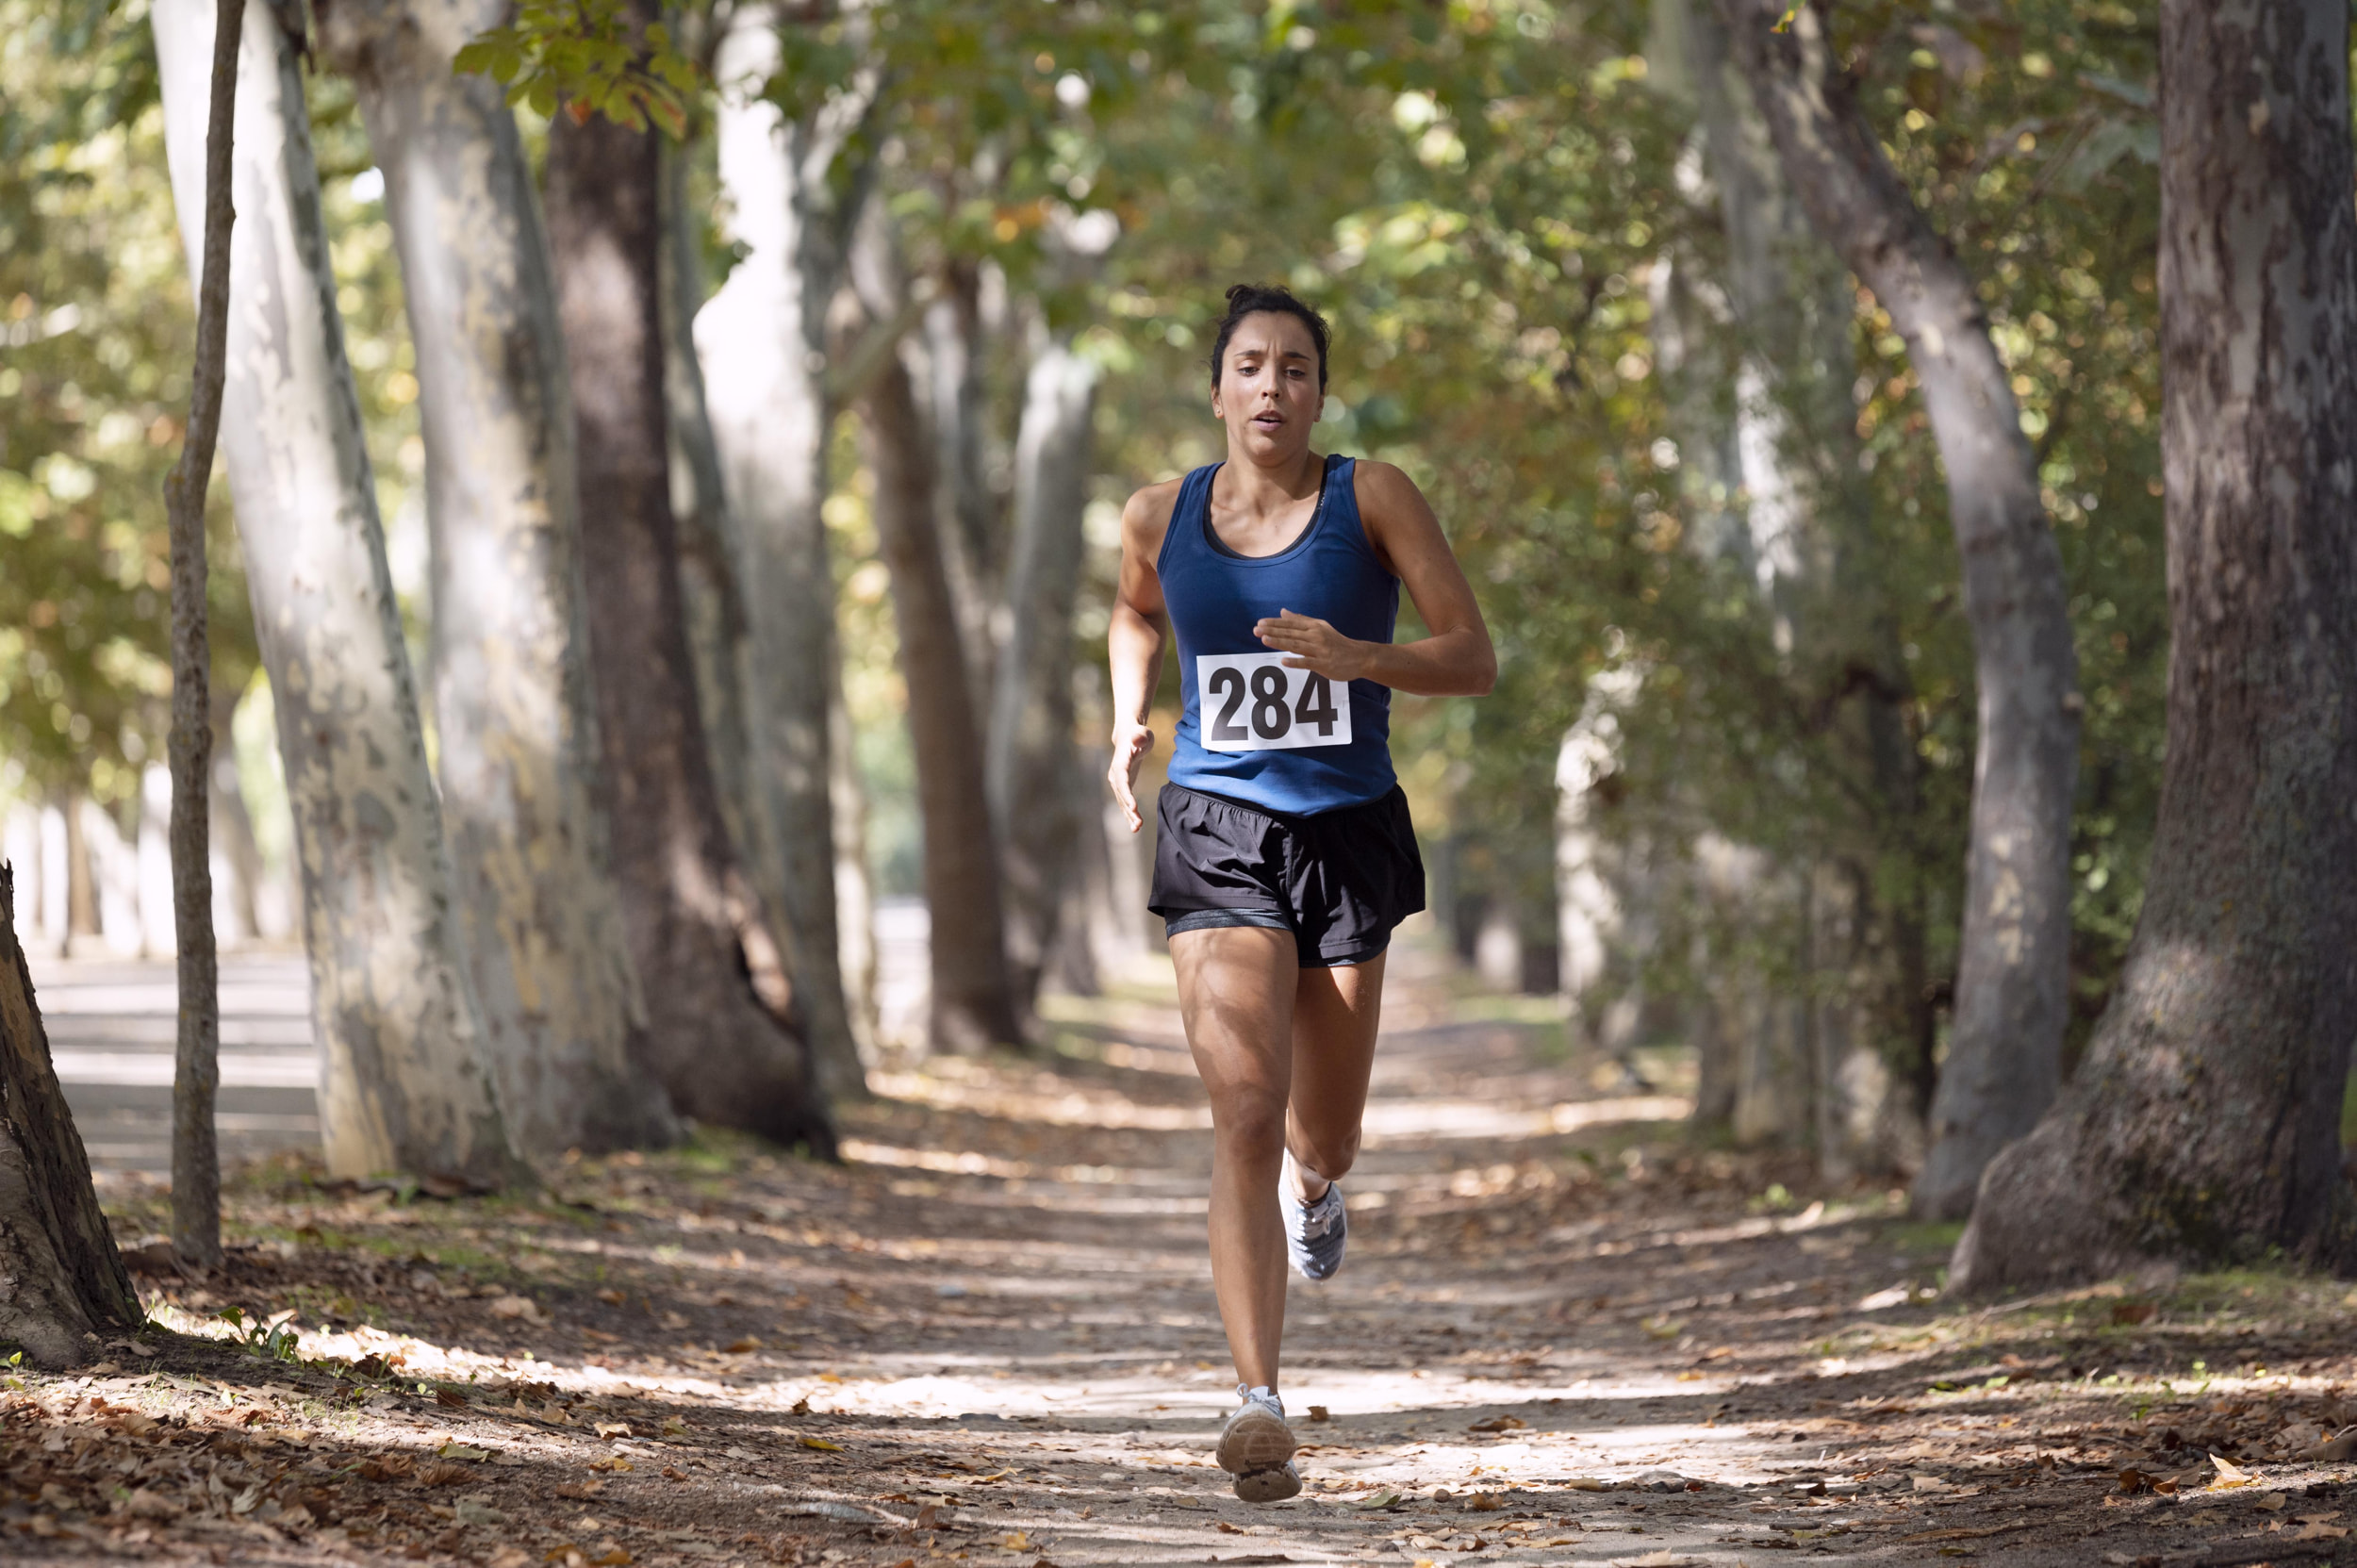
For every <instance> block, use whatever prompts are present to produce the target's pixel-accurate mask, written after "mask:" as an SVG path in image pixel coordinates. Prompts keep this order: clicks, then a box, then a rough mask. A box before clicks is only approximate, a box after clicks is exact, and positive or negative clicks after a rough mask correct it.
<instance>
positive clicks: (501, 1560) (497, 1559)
mask: <svg viewBox="0 0 2357 1568" xmlns="http://www.w3.org/2000/svg"><path fill="white" fill-rule="evenodd" d="M531 1560H532V1554H531V1553H530V1552H527V1551H525V1550H524V1549H523V1548H522V1547H521V1546H502V1547H501V1548H500V1549H499V1550H498V1551H496V1552H493V1553H492V1554H491V1555H490V1556H489V1557H488V1558H486V1560H484V1564H483V1568H525V1564H527V1563H529V1562H530V1561H531Z"/></svg>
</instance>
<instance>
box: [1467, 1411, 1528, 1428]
mask: <svg viewBox="0 0 2357 1568" xmlns="http://www.w3.org/2000/svg"><path fill="white" fill-rule="evenodd" d="M1528 1425H1529V1423H1528V1422H1526V1421H1524V1420H1522V1419H1521V1418H1520V1417H1518V1416H1511V1415H1493V1416H1492V1417H1490V1419H1489V1420H1487V1421H1476V1422H1475V1423H1474V1424H1473V1425H1472V1426H1470V1427H1468V1428H1465V1430H1467V1431H1469V1432H1519V1431H1521V1430H1522V1429H1523V1428H1525V1427H1527V1426H1528Z"/></svg>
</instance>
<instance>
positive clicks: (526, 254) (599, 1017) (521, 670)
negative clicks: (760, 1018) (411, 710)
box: [318, 0, 678, 1160]
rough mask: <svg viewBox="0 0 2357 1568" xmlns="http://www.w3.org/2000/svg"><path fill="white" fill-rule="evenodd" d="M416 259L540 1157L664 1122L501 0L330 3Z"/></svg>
mask: <svg viewBox="0 0 2357 1568" xmlns="http://www.w3.org/2000/svg"><path fill="white" fill-rule="evenodd" d="M318 14H319V18H320V25H321V45H322V51H323V53H324V54H325V55H326V56H327V58H330V59H332V60H334V61H335V62H336V63H337V64H338V68H339V69H341V70H343V71H345V72H346V73H347V74H349V75H350V76H351V78H352V81H353V85H354V91H356V93H357V95H358V97H359V101H360V109H361V114H362V116H363V118H364V119H365V120H366V121H367V123H368V127H369V139H370V141H371V145H372V147H373V148H374V150H375V153H376V159H377V165H378V167H379V168H381V169H382V170H383V171H384V173H385V194H386V206H387V213H388V215H389V216H390V218H391V220H392V226H393V238H394V244H395V246H396V248H397V249H398V251H399V253H400V256H401V262H402V281H403V286H404V294H405V299H406V303H407V306H408V319H409V332H410V338H411V339H412V341H413V342H414V343H415V344H416V348H417V357H418V385H419V388H420V404H419V412H420V425H421V428H422V433H423V435H424V437H425V488H426V525H427V531H428V535H429V536H430V538H431V540H432V544H433V553H434V559H433V577H434V622H433V672H434V711H435V718H436V735H437V739H438V741H439V743H440V744H439V755H438V757H437V774H438V777H439V779H440V782H441V786H442V810H443V815H444V817H445V819H446V821H447V822H448V824H449V831H450V842H451V860H452V865H453V868H454V870H455V873H456V878H457V881H456V887H457V892H458V895H459V910H460V914H461V916H462V919H463V921H464V923H465V927H466V930H467V933H468V938H469V940H468V957H469V962H470V965H471V966H472V970H473V978H474V983H475V992H476V995H477V997H478V998H479V999H481V1002H482V1006H483V1016H484V1024H485V1042H486V1050H487V1052H488V1055H489V1059H490V1062H491V1065H492V1066H493V1069H494V1070H495V1071H496V1072H497V1073H498V1075H499V1085H500V1095H501V1100H502V1103H503V1107H504V1108H505V1110H506V1112H507V1116H508V1123H509V1126H510V1127H511V1129H512V1130H513V1131H514V1134H515V1137H516V1140H517V1144H518V1147H520V1148H521V1149H523V1150H524V1152H525V1153H527V1154H528V1155H530V1156H532V1157H533V1158H535V1159H542V1160H545V1159H548V1158H552V1157H553V1156H556V1155H560V1154H562V1153H564V1152H565V1151H566V1150H568V1149H570V1148H581V1149H585V1150H589V1151H592V1152H595V1151H599V1150H603V1149H609V1148H617V1147H627V1146H633V1145H644V1144H661V1143H668V1142H669V1141H670V1140H671V1139H673V1138H674V1137H676V1136H677V1135H678V1126H677V1122H676V1120H675V1119H674V1117H673V1116H672V1114H671V1113H670V1109H669V1107H668V1106H667V1105H666V1104H665V1102H664V1098H663V1096H662V1095H661V1094H660V1093H659V1092H656V1090H655V1089H654V1086H653V1085H652V1084H651V1082H650V1081H649V1079H648V1077H647V1073H646V1070H645V1068H644V1067H643V1066H642V1065H640V1063H639V1061H638V1060H637V1059H638V1056H639V1054H640V1048H641V1046H642V1043H643V1040H644V1035H645V1029H646V1015H645V1006H644V1003H643V1001H642V1000H641V999H640V995H639V987H638V980H637V977H636V975H635V973H634V971H633V969H632V967H631V963H630V957H629V948H628V943H627V940H626V936H625V933H624V930H623V924H622V908H621V905H622V900H621V897H620V891H619V888H618V885H617V883H616V882H615V879H614V876H613V873H612V870H611V868H610V866H609V850H610V846H609V840H608V822H607V820H606V817H605V809H606V808H605V802H604V801H602V799H601V798H600V797H599V795H598V794H597V785H598V783H599V755H600V753H599V743H598V732H597V719H596V714H595V709H594V706H593V689H592V685H591V676H590V669H589V663H588V648H587V635H586V626H585V622H584V619H583V606H582V587H581V560H580V516H579V513H580V506H579V499H578V493H577V490H576V487H575V476H574V470H573V446H572V410H571V405H570V402H569V390H568V387H567V382H566V368H565V345H564V338H563V332H562V328H561V327H560V326H559V324H558V322H557V320H556V302H555V293H554V286H553V282H552V276H551V271H550V260H549V253H548V243H547V239H546V238H545V237H544V235H543V234H542V232H541V227H540V215H539V209H538V205H537V203H536V200H535V198H534V194H533V190H532V172H531V169H530V166H529V165H528V164H527V163H526V161H525V158H524V151H523V143H522V140H521V139H520V138H519V136H518V134H517V130H516V123H515V117H514V116H513V115H512V114H511V113H510V112H509V110H508V107H507V105H506V102H505V101H504V99H503V96H502V93H501V90H500V88H499V85H498V84H497V83H495V82H493V81H491V80H490V79H489V78H487V77H484V76H476V75H461V74H456V73H455V72H453V70H452V68H451V60H452V58H453V56H454V55H455V54H456V53H457V50H458V48H459V47H460V45H462V44H464V43H465V42H466V41H468V40H469V39H470V38H471V37H472V36H473V35H474V34H475V33H477V32H479V31H481V30H482V29H484V28H486V27H489V26H492V25H496V24H498V23H499V22H500V21H501V20H502V19H503V16H504V14H505V10H504V7H503V5H502V4H501V0H330V3H322V4H321V5H320V6H319V7H318Z"/></svg>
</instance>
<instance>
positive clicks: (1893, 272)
mask: <svg viewBox="0 0 2357 1568" xmlns="http://www.w3.org/2000/svg"><path fill="white" fill-rule="evenodd" d="M1722 6H1723V8H1724V10H1725V14H1726V17H1727V22H1728V25H1729V27H1730V28H1731V29H1732V30H1733V32H1734V35H1735V49H1736V56H1737V58H1738V59H1739V60H1740V61H1741V63H1742V65H1743V68H1744V73H1745V74H1746V75H1747V76H1748V77H1749V78H1750V80H1751V83H1752V89H1753V92H1754V94H1755V98H1756V99H1757V101H1758V103H1759V106H1760V108H1761V111H1762V112H1763V113H1764V114H1765V115H1766V116H1767V119H1768V124H1769V128H1770V130H1771V132H1772V134H1773V136H1774V138H1775V143H1776V148H1777V152H1778V154H1779V155H1780V157H1781V159H1782V162H1783V165H1784V172H1785V176H1786V178H1787V179H1788V180H1789V181H1790V182H1791V185H1792V189H1793V190H1794V191H1795V192H1797V193H1798V195H1799V197H1800V199H1801V203H1802V205H1803V206H1805V207H1806V208H1807V210H1808V214H1809V218H1810V220H1811V222H1813V223H1815V224H1816V226H1817V230H1818V232H1819V233H1820V234H1821V235H1822V236H1823V237H1824V239H1825V240H1826V241H1827V242H1828V243H1829V244H1831V245H1832V246H1833V247H1834V249H1835V251H1836V252H1837V253H1838V255H1839V256H1841V258H1842V259H1843V260H1844V261H1845V262H1846V263H1848V265H1849V267H1850V270H1851V271H1852V272H1855V273H1856V274H1857V276H1858V278H1859V280H1860V281H1861V282H1863V283H1864V284H1865V285H1866V286H1867V287H1868V288H1869V289H1872V290H1873V292H1874V295H1875V297H1876V298H1877V299H1878V300H1879V301H1880V302H1881V303H1882V305H1883V308H1884V309H1885V310H1886V311H1887V312H1888V313H1889V315H1890V320H1891V324H1892V326H1893V328H1894V329H1895V330H1896V331H1897V332H1898V334H1899V335H1900V336H1901V337H1902V338H1904V339H1905V341H1906V344H1907V351H1908V354H1909V356H1910V358H1911V359H1912V361H1913V363H1914V366H1915V371H1916V374H1917V377H1918V378H1919V380H1920V383H1921V385H1922V388H1923V401H1924V405H1925V408H1926V409H1927V411H1928V412H1929V414H1930V416H1931V422H1932V429H1933V433H1934V435H1935V436H1936V437H1937V440H1938V442H1939V450H1940V455H1941V458H1942V459H1943V461H1944V463H1945V465H1946V468H1947V475H1948V507H1949V515H1950V521H1951V523H1952V525H1953V528H1954V530H1955V536H1956V545H1957V550H1958V552H1959V553H1960V554H1961V555H1962V557H1963V562H1964V602H1965V613H1966V616H1967V617H1968V619H1970V622H1971V625H1972V642H1973V653H1974V673H1975V678H1976V685H1977V687H1978V706H1979V726H1978V740H1977V744H1978V748H1979V754H1978V757H1977V759H1976V761H1975V764H1974V786H1973V791H1972V817H1971V835H1970V848H1969V850H1968V856H1969V859H1968V863H1967V867H1966V875H1965V909H1964V919H1963V926H1964V932H1963V949H1962V953H1961V955H1960V958H1959V962H1958V967H1957V974H1956V984H1955V1020H1954V1024H1953V1031H1952V1033H1951V1036H1950V1044H1949V1051H1948V1059H1947V1063H1946V1065H1945V1067H1944V1069H1943V1070H1942V1072H1941V1074H1940V1081H1939V1086H1938V1089H1937V1093H1936V1096H1935V1098H1934V1099H1933V1103H1932V1110H1931V1120H1932V1130H1931V1131H1932V1137H1933V1139H1934V1142H1933V1145H1932V1148H1931V1152H1930V1155H1929V1158H1928V1159H1927V1161H1926V1162H1925V1164H1924V1167H1923V1170H1922V1173H1921V1175H1920V1177H1919V1178H1918V1180H1917V1182H1916V1189H1915V1201H1916V1205H1917V1208H1918V1210H1919V1212H1920V1213H1926V1214H1929V1215H1933V1216H1937V1217H1941V1218H1953V1217H1957V1216H1959V1215H1961V1214H1962V1213H1965V1212H1966V1211H1967V1210H1969V1209H1970V1206H1971V1202H1972V1194H1973V1190H1974V1188H1975V1186H1976V1185H1977V1183H1978V1182H1979V1180H1980V1175H1981V1171H1982V1170H1983V1169H1984V1168H1985V1167H1986V1164H1987V1163H1988V1161H1989V1160H1990V1158H1991V1157H1993V1156H1994V1155H1995V1154H1996V1152H1997V1151H1998V1150H1999V1149H2000V1148H2003V1147H2004V1146H2005V1145H2006V1144H2008V1143H2010V1142H2012V1141H2013V1140H2014V1139H2016V1138H2019V1137H2020V1136H2021V1135H2022V1134H2023V1133H2024V1132H2026V1131H2029V1129H2030V1128H2031V1127H2032V1126H2033V1125H2035V1124H2036V1120H2037V1117H2038V1116H2039V1115H2040V1114H2042V1113H2043V1112H2044V1111H2045V1109H2046V1107H2047V1106H2048V1105H2049V1104H2050V1103H2052V1098H2053V1095H2054V1090H2055V1086H2056V1084H2057V1082H2058V1081H2059V1079H2060V1073H2061V1051H2062V1036H2063V1026H2064V1024H2065V1022H2066V1020H2067V1018H2068V1015H2069V969H2070V878H2069V873H2070V863H2069V860H2070V806H2071V795H2072V790H2073V788H2074V785H2075V781H2076V777H2077V771H2078V738H2079V715H2080V712H2081V710H2082V708H2083V707H2084V703H2083V702H2082V701H2081V699H2080V696H2079V691H2078V656H2077V652H2076V651H2075V649H2074V648H2073V646H2072V642H2071V635H2070V622H2069V609H2068V598H2067V595H2066V593H2065V590H2064V586H2063V577H2062V558H2061V554H2060V553H2059V551H2058V550H2057V549H2056V547H2055V544H2054V539H2053V535H2052V529H2051V528H2050V527H2049V526H2048V522H2047V518H2046V511H2045V506H2044V503H2043V502H2042V500H2041V498H2040V495H2039V488H2038V478H2037V466H2036V461H2035V459H2034V457H2033V455H2032V454H2031V450H2030V443H2029V441H2028V438H2027V437H2024V436H2023V435H2022V432H2021V423H2020V407H2019V404H2017V403H2016V402H2015V399H2014V392H2013V388H2012V385H2011V377H2010V375H2009V373H2008V372H2007V371H2006V369H2005V365H2004V363H2003V360H2002V359H2001V358H2000V357H1999V356H1998V353H1997V348H1996V345H1995V343H1994V342H1993V341H1991V339H1990V337H1989V330H1988V314H1987V310H1986V307H1985V306H1984V305H1982V303H1981V299H1980V295H1979V293H1978V292H1977V290H1976V289H1975V288H1974V286H1973V280H1972V277H1971V276H1970V273H1969V272H1967V271H1966V269H1965V267H1964V264H1963V262H1962V261H1961V260H1960V259H1959V258H1958V256H1956V253H1955V251H1954V250H1953V248H1952V247H1951V246H1950V245H1949V244H1948V242H1947V241H1946V239H1943V238H1942V237H1941V236H1940V235H1939V234H1938V233H1937V231H1936V230H1935V229H1934V228H1933V227H1932V225H1931V223H1930V221H1929V220H1928V219H1926V218H1925V217H1924V215H1923V212H1922V210H1921V208H1920V207H1919V206H1917V205H1916V203H1915V199H1914V197H1913V196H1912V195H1911V194H1910V193H1909V191H1908V190H1907V189H1906V187H1905V186H1904V184H1903V183H1901V181H1900V179H1899V176H1898V174H1897V173H1896V171H1894V170H1893V169H1892V168H1891V166H1890V162H1889V159H1888V158H1887V157H1886V156H1885V154H1884V152H1883V149H1882V144H1881V142H1880V141H1879V140H1877V138H1876V135H1875V131H1874V127H1873V125H1872V124H1871V122H1870V121H1869V120H1868V119H1867V116H1866V113H1865V109H1864V107H1863V106H1862V105H1861V104H1860V103H1859V101H1858V97H1857V94H1856V91H1855V86H1854V83H1853V82H1852V81H1851V80H1850V78H1849V76H1848V74H1847V73H1846V72H1845V71H1844V70H1843V69H1842V67H1841V65H1840V63H1839V61H1838V59H1837V58H1836V53H1835V45H1834V41H1833V39H1832V38H1831V37H1830V36H1829V32H1828V21H1827V15H1826V8H1825V7H1824V6H1823V5H1822V4H1821V3H1818V0H1811V3H1808V4H1804V5H1802V6H1800V7H1798V8H1791V9H1788V8H1787V7H1785V6H1783V5H1781V4H1779V3H1776V0H1722Z"/></svg>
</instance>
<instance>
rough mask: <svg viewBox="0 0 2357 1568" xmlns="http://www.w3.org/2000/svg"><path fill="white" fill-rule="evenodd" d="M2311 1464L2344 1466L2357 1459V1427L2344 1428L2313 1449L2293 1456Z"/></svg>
mask: <svg viewBox="0 0 2357 1568" xmlns="http://www.w3.org/2000/svg"><path fill="white" fill-rule="evenodd" d="M2292 1457H2293V1458H2294V1459H2298V1460H2303V1461H2306V1462H2308V1463H2310V1464H2342V1463H2345V1462H2347V1461H2349V1460H2351V1459H2357V1427H2343V1428H2341V1429H2340V1430H2339V1431H2337V1432H2334V1433H2333V1434H2332V1436H2331V1437H2328V1438H2326V1439H2325V1440H2324V1441H2323V1442H2322V1443H2319V1444H2316V1446H2315V1447H2313V1448H2302V1449H2301V1450H2300V1451H2299V1453H2297V1454H2295V1455H2293V1456H2292Z"/></svg>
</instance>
